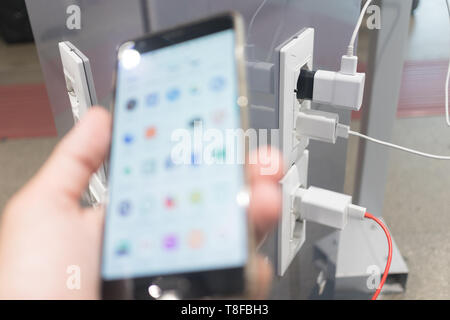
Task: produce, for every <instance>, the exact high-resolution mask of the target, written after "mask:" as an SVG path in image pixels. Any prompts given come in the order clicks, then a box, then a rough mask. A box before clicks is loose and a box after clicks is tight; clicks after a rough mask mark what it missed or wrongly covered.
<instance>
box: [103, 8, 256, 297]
mask: <svg viewBox="0 0 450 320" xmlns="http://www.w3.org/2000/svg"><path fill="white" fill-rule="evenodd" d="M228 29H233V30H234V32H235V61H236V74H237V84H238V86H237V89H238V97H240V98H241V99H240V104H239V107H240V117H241V128H242V129H243V130H247V129H248V100H249V99H248V91H247V82H246V72H245V53H244V52H245V48H244V44H245V42H244V23H243V19H242V17H241V16H240V15H239V14H238V13H236V12H227V13H223V14H219V15H216V16H213V17H210V18H206V19H202V20H198V21H195V22H191V23H188V24H184V25H180V26H176V27H173V28H170V29H166V30H163V31H159V32H155V33H150V34H148V35H145V36H142V37H139V38H136V39H132V40H128V41H125V42H123V43H122V44H121V45H120V46H119V47H118V49H117V55H116V69H115V71H114V77H113V99H112V103H111V111H112V113H114V105H115V100H116V86H117V70H118V64H119V54H120V52H121V50H122V49H123V48H124V47H129V46H130V44H131V45H133V48H134V49H136V50H138V51H139V52H149V51H153V50H157V49H160V48H163V47H167V46H170V45H174V44H177V43H181V42H184V41H188V40H192V39H195V38H199V37H203V36H206V35H209V34H213V33H216V32H220V31H224V30H228ZM245 152H246V154H245V156H246V159H247V158H248V146H247V145H246V147H245ZM108 167H109V159H108ZM246 167H247V165H246V164H245V165H244V166H243V170H244V177H245V178H244V179H245V181H244V183H245V185H246V186H247V185H248V170H247V169H246ZM247 225H248V230H249V232H248V244H249V246H248V252H247V264H246V265H243V266H242V267H237V268H227V269H213V270H206V271H198V272H188V273H177V274H168V275H163V276H150V277H140V278H124V279H120V280H105V279H103V277H102V286H101V291H102V292H101V294H102V297H103V298H106V299H114V298H125V299H129V298H138V299H151V298H152V297H150V296H149V294H148V287H149V285H151V284H154V283H158V286H160V287H162V289H164V290H178V291H179V292H178V295H179V297H181V298H199V297H207V296H211V297H212V296H235V295H241V294H245V293H246V291H247V290H248V289H249V288H248V286H247V283H248V276H247V272H248V269H249V266H250V264H251V260H252V256H253V255H252V248H253V243H252V239H253V237H252V236H251V233H252V231H251V228H250V226H249V224H248V223H247ZM102 241H103V238H102ZM102 248H103V245H102ZM101 265H102V264H101ZM177 285H179V288H171V287H173V286H175V287H176V286H177ZM164 286H166V287H167V288H165V287H164Z"/></svg>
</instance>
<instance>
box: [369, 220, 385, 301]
mask: <svg viewBox="0 0 450 320" xmlns="http://www.w3.org/2000/svg"><path fill="white" fill-rule="evenodd" d="M364 217H365V218H367V219H371V220H373V221H375V222H376V223H378V225H379V226H380V227H381V228H382V229H383V231H384V233H385V234H386V238H387V241H388V246H389V251H388V259H387V262H386V268H384V273H383V277H382V278H381V281H380V285H379V286H378V289H377V291H375V293H374V294H373V296H372V300H377V298H378V295H379V294H380V292H381V289H382V288H383V285H384V283H385V282H386V278H387V276H388V274H389V269H390V268H391V261H392V238H391V234H390V233H389V230H388V229H387V227H386V226H385V225H384V223H383V222H382V221H381V220H380V219H378V218H377V217H375V216H373V215H371V214H370V213H368V212H366V214H365V215H364Z"/></svg>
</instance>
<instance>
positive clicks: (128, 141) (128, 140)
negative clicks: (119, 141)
mask: <svg viewBox="0 0 450 320" xmlns="http://www.w3.org/2000/svg"><path fill="white" fill-rule="evenodd" d="M123 141H124V142H125V144H132V143H133V142H134V136H133V135H132V134H131V133H126V134H125V135H124V136H123Z"/></svg>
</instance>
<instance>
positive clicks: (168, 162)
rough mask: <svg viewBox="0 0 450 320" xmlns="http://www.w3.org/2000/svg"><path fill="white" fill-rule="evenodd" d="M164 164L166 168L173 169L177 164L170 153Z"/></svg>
mask: <svg viewBox="0 0 450 320" xmlns="http://www.w3.org/2000/svg"><path fill="white" fill-rule="evenodd" d="M164 166H165V167H166V169H172V168H173V167H174V166H175V163H174V162H173V160H172V157H171V156H170V155H169V156H168V157H167V158H166V161H165V162H164Z"/></svg>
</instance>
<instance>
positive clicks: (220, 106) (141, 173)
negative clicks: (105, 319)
mask: <svg viewBox="0 0 450 320" xmlns="http://www.w3.org/2000/svg"><path fill="white" fill-rule="evenodd" d="M114 87H115V89H114V92H115V95H114V102H113V119H114V120H113V134H112V144H111V150H110V161H109V175H108V180H109V190H108V204H107V209H106V210H107V214H106V221H105V229H104V239H103V252H102V266H101V274H102V281H103V295H104V297H111V296H112V295H111V294H110V293H111V292H112V291H114V290H115V289H114V288H116V289H117V288H119V289H118V290H128V291H129V293H128V297H130V295H131V296H132V297H133V298H149V299H152V298H155V299H157V298H160V297H161V296H163V295H164V293H167V292H169V293H170V292H172V293H176V295H177V297H181V298H199V297H208V296H233V295H240V294H242V293H245V289H246V285H245V283H246V270H247V269H246V268H247V267H248V262H249V256H250V254H249V252H250V249H249V248H250V245H249V243H250V241H249V238H250V237H249V228H248V223H247V214H246V209H247V208H246V207H247V204H248V195H247V193H246V190H247V178H246V176H247V174H246V166H245V161H239V159H237V157H235V160H236V161H229V160H230V159H229V158H227V160H228V161H223V160H224V159H225V158H226V154H228V153H233V154H235V153H239V152H238V151H236V150H243V149H245V150H246V149H247V148H245V146H244V145H245V142H244V141H242V139H236V140H235V143H231V144H230V143H229V141H228V140H227V143H225V142H223V143H218V142H217V141H215V142H214V143H209V144H208V132H214V133H215V134H216V135H217V134H219V135H223V136H225V134H226V132H227V131H228V132H229V130H236V129H237V130H239V129H243V130H246V128H247V103H248V98H247V90H246V81H245V60H244V39H243V23H242V19H241V18H240V16H239V15H238V14H236V13H226V14H221V15H218V16H215V17H213V18H209V19H206V20H202V21H198V22H195V23H191V24H187V25H183V26H179V27H176V28H173V29H170V30H165V31H161V32H157V33H154V34H149V35H147V36H144V37H141V38H138V39H134V40H131V41H127V42H125V43H123V44H122V45H121V46H120V47H119V48H118V51H117V70H116V74H115V86H114ZM199 128H201V129H202V131H201V132H203V135H201V134H200V139H199V137H198V135H199V132H200V131H199ZM190 134H192V135H190ZM183 135H185V136H188V138H189V139H192V140H191V141H190V142H183V141H181V140H179V139H178V140H177V139H174V137H175V138H176V137H178V138H179V137H180V136H183ZM194 135H197V137H195V139H194V138H193V136H194ZM189 139H188V140H189ZM185 140H186V139H185ZM209 140H210V139H209ZM216 140H217V139H216ZM219 140H220V139H219ZM239 140H241V141H239ZM202 144H203V147H202V146H201V145H202ZM183 148H184V149H185V150H184V151H185V152H181V153H180V152H177V151H176V149H183ZM231 149H234V150H231ZM186 150H187V151H186ZM235 151H236V152H235ZM245 153H246V151H245ZM179 154H182V155H181V156H180V155H179ZM186 154H187V156H186ZM204 158H208V159H209V161H205V160H204ZM211 159H212V160H213V161H211ZM214 160H217V161H214ZM124 283H126V285H124ZM120 288H122V289H120ZM123 288H126V289H123Z"/></svg>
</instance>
